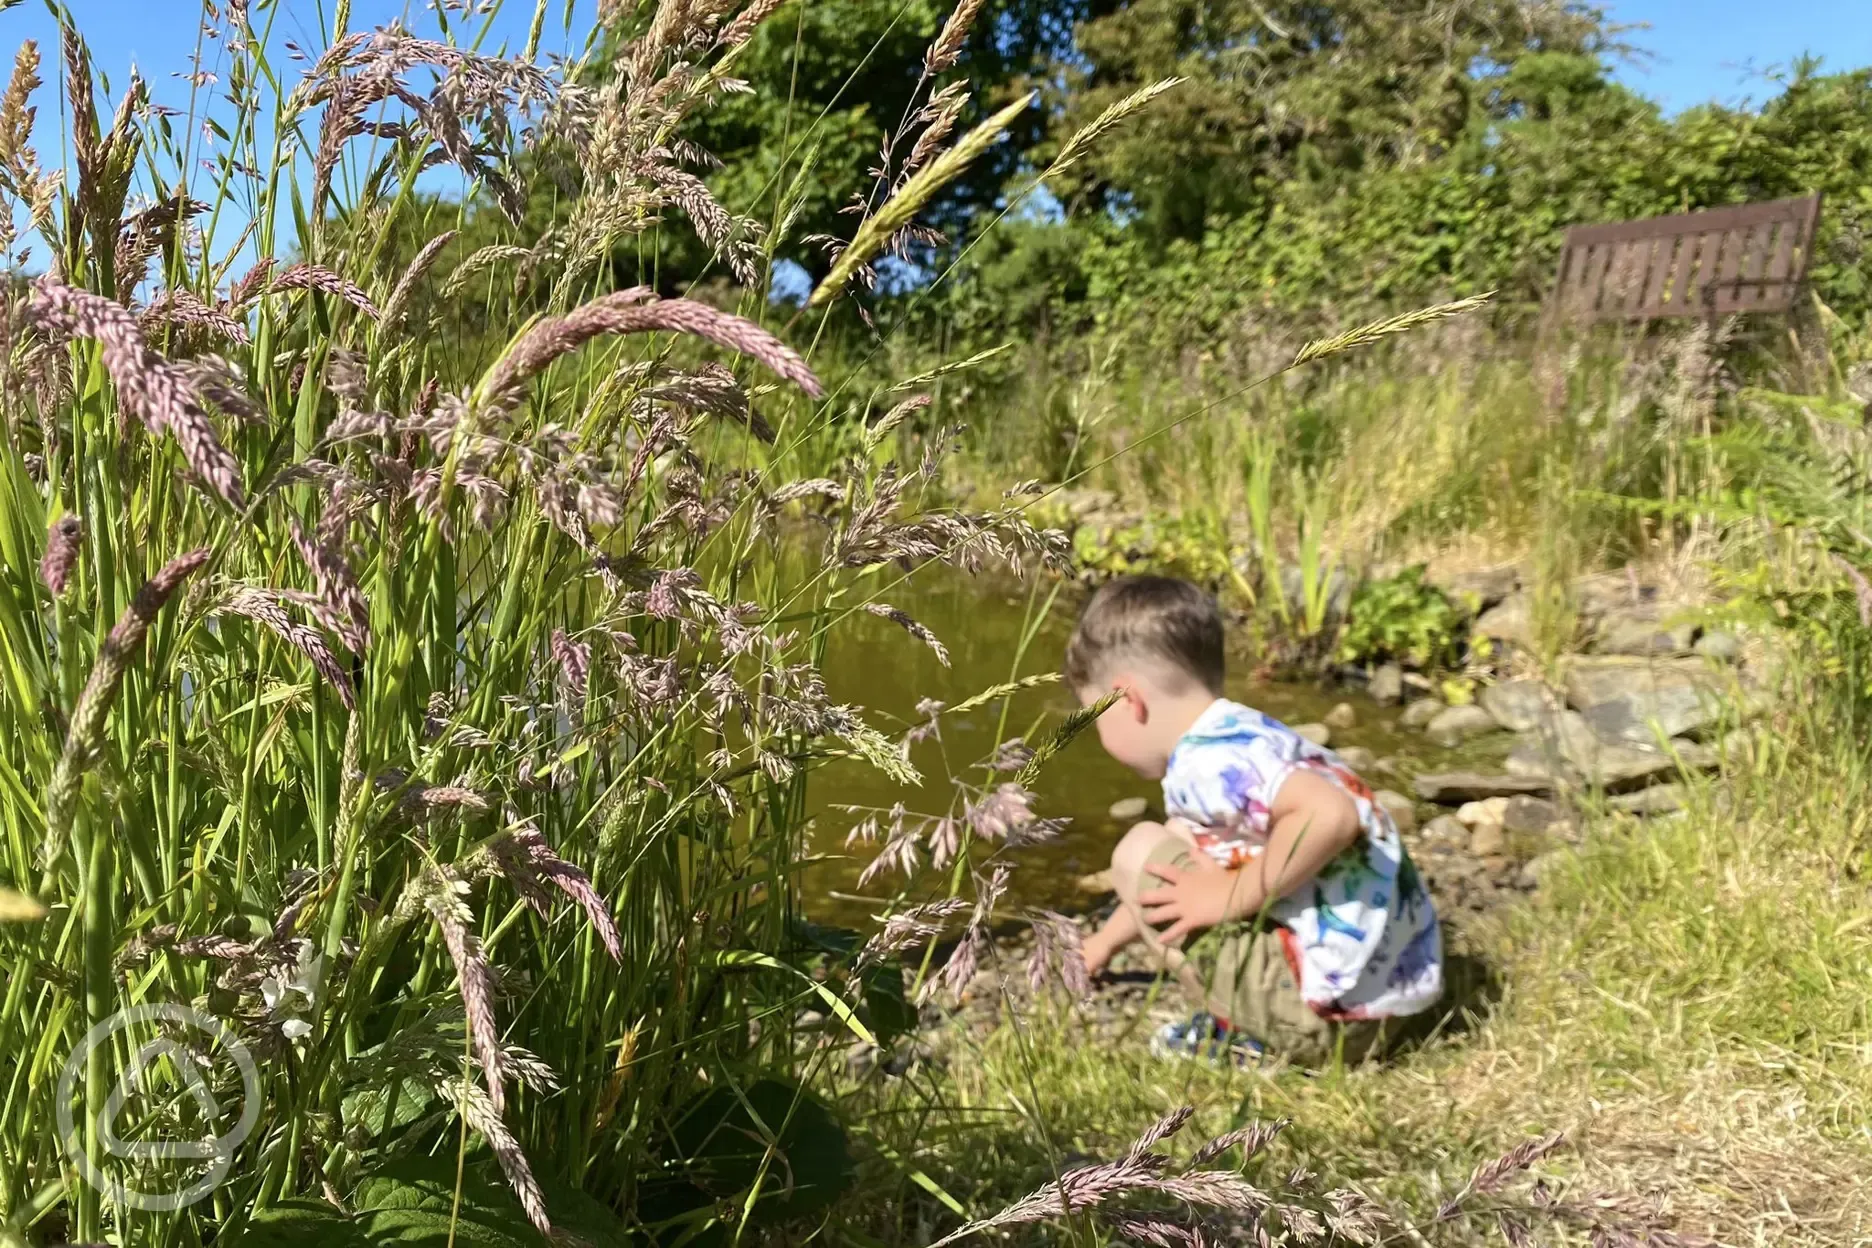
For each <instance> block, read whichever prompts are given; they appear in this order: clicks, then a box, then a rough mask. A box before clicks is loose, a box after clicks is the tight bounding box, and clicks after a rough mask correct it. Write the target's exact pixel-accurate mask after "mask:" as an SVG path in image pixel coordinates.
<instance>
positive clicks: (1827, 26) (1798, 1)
mask: <svg viewBox="0 0 1872 1248" xmlns="http://www.w3.org/2000/svg"><path fill="white" fill-rule="evenodd" d="M1604 2H1605V3H1606V7H1607V9H1608V10H1609V11H1610V13H1611V16H1612V19H1613V20H1614V21H1615V22H1620V23H1626V24H1635V23H1644V24H1645V25H1646V26H1648V27H1649V29H1646V30H1635V31H1631V32H1629V33H1628V34H1627V35H1626V38H1627V39H1628V40H1629V41H1630V42H1632V43H1635V44H1637V45H1639V46H1640V47H1642V48H1644V49H1646V50H1648V51H1649V52H1651V53H1652V54H1653V55H1652V57H1651V58H1650V59H1649V60H1648V61H1645V62H1641V63H1639V64H1637V65H1628V66H1625V67H1623V68H1622V70H1621V71H1620V77H1622V78H1623V79H1624V80H1625V81H1626V82H1627V83H1629V84H1630V85H1631V86H1632V87H1633V88H1634V89H1635V90H1637V91H1639V92H1641V93H1642V94H1644V95H1648V96H1650V97H1651V98H1653V99H1655V100H1658V101H1659V102H1660V103H1662V104H1663V105H1664V107H1665V108H1666V109H1667V110H1669V111H1671V112H1677V111H1679V110H1681V109H1684V108H1688V107H1690V106H1691V105H1694V104H1701V103H1704V102H1705V101H1707V100H1712V99H1714V100H1720V101H1722V102H1724V103H1735V102H1737V101H1739V100H1741V99H1744V98H1748V99H1753V100H1757V101H1759V100H1761V99H1762V98H1763V97H1765V96H1768V95H1772V94H1774V87H1773V85H1772V84H1771V83H1769V82H1766V81H1765V80H1764V79H1763V78H1762V76H1761V75H1762V73H1763V72H1764V71H1767V70H1770V69H1772V68H1774V67H1775V66H1777V65H1786V64H1787V63H1789V62H1790V61H1792V60H1793V59H1794V58H1795V57H1797V56H1799V55H1800V54H1801V53H1803V52H1811V53H1814V54H1815V55H1818V56H1820V57H1823V58H1824V59H1825V65H1826V68H1828V69H1833V70H1843V69H1858V68H1860V67H1862V66H1865V65H1872V0H1604Z"/></svg>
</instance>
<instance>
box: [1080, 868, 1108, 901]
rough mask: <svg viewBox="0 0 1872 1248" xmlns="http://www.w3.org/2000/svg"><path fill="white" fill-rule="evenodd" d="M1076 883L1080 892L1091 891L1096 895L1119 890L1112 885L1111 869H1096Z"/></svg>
mask: <svg viewBox="0 0 1872 1248" xmlns="http://www.w3.org/2000/svg"><path fill="white" fill-rule="evenodd" d="M1075 883H1076V884H1077V886H1078V888H1079V891H1080V892H1082V893H1091V894H1093V895H1094V896H1102V895H1104V894H1106V893H1111V892H1116V891H1117V890H1116V889H1115V888H1114V887H1113V886H1112V873H1111V872H1110V871H1094V872H1092V873H1091V874H1090V875H1082V876H1080V877H1079V878H1078V880H1076V881H1075Z"/></svg>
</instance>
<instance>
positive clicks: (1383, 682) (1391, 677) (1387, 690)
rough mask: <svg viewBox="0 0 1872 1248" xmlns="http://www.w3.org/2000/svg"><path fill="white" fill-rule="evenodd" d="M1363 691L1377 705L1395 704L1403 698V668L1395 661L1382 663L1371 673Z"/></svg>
mask: <svg viewBox="0 0 1872 1248" xmlns="http://www.w3.org/2000/svg"><path fill="white" fill-rule="evenodd" d="M1365 691H1366V692H1367V693H1369V694H1371V697H1372V701H1374V702H1376V703H1377V704H1378V705H1379V706H1396V705H1397V704H1398V703H1399V702H1402V701H1403V700H1404V669H1403V668H1401V667H1399V666H1398V665H1397V664H1395V663H1382V664H1380V665H1379V666H1378V667H1376V668H1375V669H1373V671H1372V674H1371V683H1370V684H1369V685H1367V686H1366V689H1365Z"/></svg>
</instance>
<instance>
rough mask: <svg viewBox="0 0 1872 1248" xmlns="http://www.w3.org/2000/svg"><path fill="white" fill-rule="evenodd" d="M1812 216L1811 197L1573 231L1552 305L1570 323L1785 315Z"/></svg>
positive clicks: (1808, 244) (1804, 259) (1807, 250)
mask: <svg viewBox="0 0 1872 1248" xmlns="http://www.w3.org/2000/svg"><path fill="white" fill-rule="evenodd" d="M1819 215H1820V196H1819V195H1818V194H1814V195H1804V196H1800V197H1797V198H1793V199H1777V200H1770V201H1768V202H1766V203H1759V204H1737V205H1735V206H1733V207H1728V208H1712V209H1709V210H1707V211H1703V212H1681V213H1674V214H1672V215H1670V216H1663V217H1651V218H1648V219H1646V220H1642V221H1610V222H1606V223H1604V224H1600V225H1576V226H1574V227H1573V228H1572V229H1570V230H1568V231H1567V235H1566V243H1565V245H1564V246H1563V247H1562V249H1561V253H1560V262H1559V265H1558V266H1557V268H1556V270H1555V273H1554V293H1553V298H1552V304H1553V307H1554V308H1555V309H1556V310H1557V311H1558V312H1559V314H1560V315H1562V316H1564V317H1566V318H1568V319H1573V320H1612V319H1626V320H1651V319H1654V318H1657V317H1667V316H1721V315H1725V314H1727V313H1730V312H1754V311H1759V312H1772V311H1782V310H1785V309H1787V308H1789V307H1792V306H1793V304H1794V301H1795V299H1796V298H1797V297H1798V294H1799V289H1800V286H1801V283H1802V282H1803V281H1805V279H1806V276H1807V267H1808V263H1809V261H1810V258H1811V254H1812V250H1813V234H1814V226H1815V224H1816V223H1817V221H1818V219H1819Z"/></svg>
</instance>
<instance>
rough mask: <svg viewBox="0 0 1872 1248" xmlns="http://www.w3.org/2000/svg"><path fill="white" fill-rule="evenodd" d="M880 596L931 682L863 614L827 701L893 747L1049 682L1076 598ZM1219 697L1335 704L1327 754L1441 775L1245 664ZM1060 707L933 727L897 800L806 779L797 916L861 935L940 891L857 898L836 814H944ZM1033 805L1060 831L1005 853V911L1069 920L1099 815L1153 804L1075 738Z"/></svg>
mask: <svg viewBox="0 0 1872 1248" xmlns="http://www.w3.org/2000/svg"><path fill="white" fill-rule="evenodd" d="M891 575H892V576H894V575H895V574H894V573H893V574H891ZM880 597H882V598H883V599H884V600H886V601H888V602H889V603H891V604H892V605H893V606H896V607H898V608H900V609H902V610H904V611H906V612H908V613H909V614H910V615H911V616H912V617H914V618H915V619H916V620H917V621H918V622H920V623H921V624H923V625H924V626H925V627H927V628H929V629H931V630H932V631H933V632H934V633H935V634H936V636H937V637H938V638H939V639H940V640H941V641H942V642H943V644H944V645H946V646H947V647H948V650H949V656H950V666H948V667H946V668H945V667H944V666H943V665H942V664H941V663H939V662H938V661H937V659H936V656H935V655H934V654H933V653H932V652H931V651H930V650H929V649H928V648H927V647H925V646H924V645H923V644H922V643H920V642H918V641H916V640H915V639H914V638H912V637H910V636H909V635H908V634H907V633H905V632H904V631H903V629H901V628H900V627H898V626H897V625H896V624H894V623H892V622H891V621H889V620H886V619H882V618H879V617H876V616H871V615H866V614H858V615H855V616H854V617H852V618H851V619H848V620H846V621H845V622H844V623H843V624H842V625H841V626H839V627H838V628H836V629H835V630H833V632H834V635H833V641H832V643H831V647H830V650H829V653H828V655H827V659H826V677H827V683H828V685H829V687H830V689H831V692H832V695H833V696H834V697H835V698H837V699H839V700H840V701H844V702H849V703H852V704H855V705H858V706H861V707H864V708H866V713H867V715H868V717H869V718H870V720H871V722H872V723H873V724H874V725H875V726H877V727H878V728H880V729H882V730H883V731H884V732H886V733H887V734H890V735H891V736H893V737H895V736H897V735H899V734H901V733H902V731H903V730H904V729H906V728H908V727H909V726H911V725H913V724H916V723H920V722H922V720H923V718H924V717H923V716H921V715H919V714H918V712H917V709H916V707H917V703H918V702H919V701H920V700H921V699H924V698H934V699H938V700H940V701H942V702H944V703H946V704H948V705H950V706H955V705H958V704H960V703H961V702H963V701H964V700H965V699H967V698H968V697H970V696H971V695H973V694H976V693H979V692H981V691H982V690H984V689H987V688H990V687H992V686H994V685H997V684H1001V683H1004V682H1009V681H1012V680H1015V679H1016V678H1018V677H1022V676H1035V675H1044V674H1047V673H1052V672H1057V671H1058V670H1059V665H1060V660H1061V656H1062V655H1063V654H1064V651H1065V645H1066V639H1067V637H1068V636H1069V635H1070V634H1071V632H1072V624H1073V620H1074V618H1075V617H1076V616H1077V614H1078V611H1079V608H1080V606H1081V604H1082V602H1083V599H1084V591H1083V590H1082V589H1081V588H1079V587H1078V586H1076V585H1073V584H1071V583H1068V582H1062V581H1059V580H1056V579H1054V578H1050V577H1042V578H1040V579H1038V580H1035V581H1029V582H1025V583H1023V582H1020V581H1015V580H1012V579H1008V578H1005V577H991V576H987V575H982V576H969V575H967V574H965V573H962V572H958V571H955V570H953V569H950V568H947V567H942V566H929V567H925V568H923V569H921V570H919V571H918V572H917V574H916V575H915V576H913V577H911V578H910V579H909V580H908V581H906V582H904V583H902V584H899V585H894V586H891V587H890V588H889V589H888V590H887V591H883V592H881V593H880ZM1227 692H1228V695H1229V696H1230V697H1232V698H1234V699H1236V700H1238V701H1241V702H1245V703H1247V704H1248V705H1250V706H1254V707H1257V708H1259V709H1261V710H1263V711H1265V712H1267V713H1268V714H1269V715H1272V716H1274V717H1275V718H1276V719H1280V720H1282V721H1285V722H1287V723H1290V724H1304V723H1309V722H1313V721H1317V720H1319V719H1321V718H1323V717H1324V716H1325V714H1326V712H1327V711H1328V710H1330V709H1331V708H1332V707H1333V706H1334V705H1336V704H1337V703H1340V702H1349V703H1351V704H1352V706H1353V707H1354V709H1355V710H1356V711H1357V713H1358V725H1357V726H1356V727H1354V728H1352V729H1350V730H1345V731H1340V732H1337V733H1335V735H1334V742H1333V744H1334V745H1336V746H1344V745H1361V746H1364V747H1365V748H1366V749H1369V750H1371V751H1372V752H1373V753H1374V754H1376V755H1378V756H1379V758H1380V759H1394V760H1396V762H1397V765H1398V768H1399V770H1400V771H1401V772H1403V773H1405V774H1408V772H1409V771H1410V770H1412V769H1418V770H1423V769H1430V768H1435V767H1441V766H1444V765H1446V764H1449V763H1450V762H1451V761H1452V755H1451V754H1450V752H1448V751H1442V750H1438V749H1436V748H1435V747H1433V746H1431V745H1430V744H1429V742H1428V741H1426V740H1425V739H1424V737H1423V736H1422V735H1421V734H1419V733H1415V732H1407V731H1404V730H1401V729H1400V728H1399V727H1398V725H1397V722H1396V719H1397V713H1396V708H1383V707H1380V706H1378V705H1377V704H1376V703H1375V702H1372V701H1371V700H1370V699H1367V698H1365V697H1363V696H1362V695H1361V694H1358V693H1355V692H1352V691H1348V690H1335V689H1329V688H1326V687H1324V686H1322V685H1320V684H1317V683H1303V684H1296V683H1282V682H1270V681H1266V680H1260V679H1257V678H1256V677H1255V676H1254V675H1253V673H1252V670H1251V665H1250V664H1249V663H1247V662H1244V661H1233V662H1231V664H1230V669H1229V678H1228V687H1227ZM1075 706H1076V703H1075V701H1074V699H1073V697H1072V694H1071V693H1070V691H1068V690H1067V689H1066V688H1065V687H1064V685H1062V684H1057V683H1055V684H1050V685H1043V686H1040V687H1038V688H1035V689H1030V690H1026V691H1023V692H1020V693H1017V694H1015V695H1013V696H1012V697H1011V698H1009V699H1004V700H1003V701H999V702H996V703H993V704H991V705H989V706H986V707H983V708H982V709H980V710H977V711H974V712H972V713H965V714H962V715H959V716H950V715H944V716H943V717H942V719H941V735H940V739H935V738H932V739H929V740H925V741H923V742H921V743H919V744H918V745H916V746H914V747H913V748H912V754H911V759H912V761H913V762H914V763H915V765H916V767H917V769H918V770H919V771H920V772H921V773H922V775H923V784H922V785H921V787H916V788H906V787H905V786H903V785H900V784H897V783H895V782H894V781H892V780H890V779H889V778H887V777H885V776H884V775H882V774H881V773H879V772H877V771H876V770H874V769H872V768H870V767H868V766H865V765H862V764H858V763H855V762H843V761H841V762H839V763H835V764H833V765H831V766H828V767H826V768H823V769H821V770H819V771H817V772H815V773H814V775H813V779H812V781H811V786H810V789H809V792H808V802H809V806H810V808H811V812H812V823H811V826H810V829H809V832H808V837H809V848H810V849H811V851H812V852H813V853H814V855H815V856H816V858H817V861H815V863H814V864H813V865H812V866H811V867H810V868H809V870H808V872H807V875H806V877H805V890H806V891H805V896H806V908H807V911H808V913H809V915H810V916H811V917H812V918H814V919H815V920H818V921H820V922H829V923H837V924H841V925H845V926H853V927H868V926H869V925H870V917H871V916H873V915H875V914H877V913H879V912H880V911H881V910H882V909H883V908H884V905H885V903H886V902H887V901H888V900H889V899H890V898H891V897H892V896H893V895H895V894H897V893H898V892H899V891H900V890H907V891H908V892H909V893H911V894H913V895H919V896H920V895H923V894H926V893H929V892H932V891H935V890H937V889H938V888H939V887H941V886H942V884H944V883H946V881H939V880H938V879H936V878H934V877H935V873H933V872H930V871H929V870H928V865H927V861H925V864H924V869H923V872H922V875H921V877H920V878H918V879H916V880H913V881H906V880H905V878H904V876H903V875H901V874H898V873H895V872H893V873H891V874H888V875H885V876H882V877H880V878H877V879H874V880H873V881H872V882H871V883H870V885H869V886H868V887H865V888H862V889H861V888H860V887H859V884H858V878H859V875H860V874H861V872H862V871H863V870H864V868H865V866H866V865H867V864H868V863H869V862H870V861H871V859H872V858H873V857H874V856H875V854H876V852H877V847H876V846H867V845H863V844H859V845H855V846H853V847H852V848H851V849H847V848H846V847H845V839H846V836H847V834H848V833H849V832H850V831H851V829H852V827H853V826H854V825H855V824H857V823H859V822H860V821H862V820H863V819H864V818H865V814H864V813H857V812H853V811H849V810H846V809H844V808H845V807H860V808H871V809H874V810H875V811H877V812H879V813H880V816H881V813H882V812H883V811H886V810H888V809H889V808H890V807H891V806H892V804H894V803H897V802H902V803H903V804H904V805H905V807H907V808H908V809H909V810H910V811H912V812H918V813H923V814H930V815H941V814H944V813H948V812H949V811H951V810H952V809H958V808H959V806H960V804H961V803H962V802H963V801H964V800H965V799H964V797H963V796H962V794H961V792H960V790H959V789H958V785H957V781H958V780H960V781H964V782H966V783H969V784H972V785H977V786H979V785H981V784H982V783H983V782H984V780H985V779H986V776H987V773H986V772H985V770H984V769H983V767H982V765H981V764H982V763H983V762H984V761H985V759H986V758H987V756H988V755H989V754H990V753H991V752H992V751H993V749H994V747H995V744H996V742H997V741H999V740H1004V739H1006V738H1008V737H1015V736H1019V737H1023V738H1025V739H1027V740H1030V741H1038V740H1044V739H1045V738H1046V737H1047V736H1048V735H1050V734H1051V732H1052V731H1053V729H1054V727H1055V726H1056V725H1057V724H1058V722H1059V717H1060V716H1061V715H1064V714H1066V713H1068V712H1069V711H1071V710H1072V709H1073V708H1074V707H1075ZM1405 774H1400V775H1390V774H1385V773H1380V774H1377V775H1373V776H1368V777H1366V778H1367V779H1368V780H1369V782H1370V783H1371V784H1372V785H1373V787H1374V788H1385V787H1390V788H1397V789H1400V790H1402V789H1405V788H1407V787H1408V786H1407V783H1406V779H1405ZM1006 778H1008V777H1007V776H1006V775H1005V774H1003V775H1000V776H998V777H997V779H1006ZM1035 791H1036V795H1037V801H1036V802H1035V810H1036V812H1037V813H1038V814H1040V815H1042V816H1045V817H1048V818H1065V819H1069V820H1070V823H1069V824H1068V825H1067V827H1066V829H1065V831H1064V832H1063V833H1062V834H1061V836H1060V837H1059V838H1058V839H1057V840H1054V841H1051V842H1049V843H1046V844H1042V845H1035V846H1029V847H1024V848H1021V849H1017V850H1013V851H1009V857H1010V858H1011V860H1012V862H1013V863H1014V865H1015V867H1016V871H1015V874H1014V877H1013V881H1012V885H1011V893H1012V897H1013V900H1014V901H1015V902H1017V903H1020V904H1026V905H1040V906H1049V907H1051V908H1054V909H1059V910H1065V911H1068V912H1070V911H1072V910H1073V909H1076V908H1082V907H1083V906H1084V905H1085V904H1086V903H1087V902H1088V901H1089V900H1091V898H1090V897H1089V896H1088V895H1087V894H1086V893H1085V892H1083V891H1082V890H1081V889H1080V888H1079V886H1078V883H1077V882H1078V880H1079V878H1080V877H1081V876H1084V875H1086V874H1088V873H1090V872H1095V871H1100V870H1103V869H1104V868H1105V867H1106V866H1107V865H1108V862H1109V859H1110V855H1111V850H1112V846H1113V845H1115V844H1116V843H1117V840H1118V838H1119V836H1120V835H1122V834H1123V831H1124V828H1123V827H1121V826H1120V825H1119V823H1118V822H1117V821H1115V820H1113V819H1112V818H1111V816H1110V814H1109V811H1110V808H1111V806H1112V804H1113V803H1115V802H1117V801H1119V800H1120V799H1123V798H1129V797H1142V798H1146V799H1148V800H1149V801H1150V804H1151V806H1152V807H1153V808H1154V807H1156V806H1157V805H1158V804H1159V800H1160V799H1159V796H1158V788H1157V785H1156V784H1155V783H1154V782H1152V781H1147V780H1143V779H1141V778H1139V777H1138V776H1136V775H1135V774H1133V773H1132V772H1130V771H1129V770H1127V769H1126V768H1124V767H1122V766H1120V765H1118V764H1117V763H1115V762H1113V761H1112V760H1111V759H1110V758H1109V757H1107V756H1106V754H1105V753H1104V751H1103V750H1101V749H1100V748H1099V744H1098V737H1097V734H1096V733H1092V732H1086V733H1084V734H1082V735H1081V736H1080V738H1079V739H1078V740H1077V741H1075V742H1074V743H1073V744H1072V745H1071V746H1069V747H1068V748H1067V749H1066V750H1065V751H1064V752H1063V753H1062V754H1060V755H1058V756H1057V757H1055V758H1054V759H1052V760H1051V761H1050V762H1049V763H1048V764H1047V766H1046V769H1045V770H1044V771H1043V773H1042V775H1041V779H1040V782H1039V783H1038V784H1037V785H1036V786H1035Z"/></svg>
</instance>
